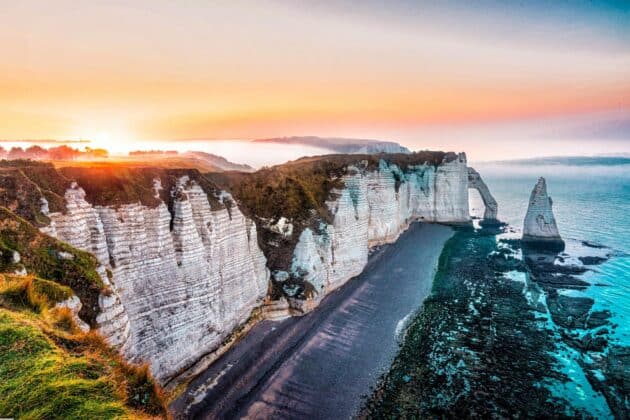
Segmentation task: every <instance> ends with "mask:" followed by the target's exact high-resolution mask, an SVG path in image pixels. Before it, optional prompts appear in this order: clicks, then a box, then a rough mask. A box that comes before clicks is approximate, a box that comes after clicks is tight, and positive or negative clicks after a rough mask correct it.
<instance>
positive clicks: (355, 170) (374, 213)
mask: <svg viewBox="0 0 630 420" xmlns="http://www.w3.org/2000/svg"><path fill="white" fill-rule="evenodd" d="M343 185H344V187H343V188H341V189H337V190H333V194H332V195H333V196H335V197H336V198H335V199H334V200H331V201H328V202H327V203H326V204H327V205H328V207H329V209H330V212H331V213H332V215H333V222H332V223H330V224H324V223H321V224H320V225H319V226H318V227H316V228H306V229H304V230H303V231H302V233H301V234H300V237H299V240H298V243H297V245H296V247H295V251H294V253H293V259H292V261H291V266H290V271H289V273H283V272H275V273H274V278H275V280H276V281H278V280H280V281H281V282H283V280H284V284H283V285H282V288H283V291H284V292H285V294H286V295H287V296H288V301H289V303H290V306H291V307H292V308H294V309H297V310H300V311H307V310H309V309H311V308H312V307H313V306H316V305H317V303H318V302H319V300H321V298H322V297H323V296H324V295H325V294H326V293H328V292H329V291H331V290H334V289H335V288H337V287H339V286H340V285H342V284H343V283H345V282H346V281H347V280H348V279H350V278H352V277H354V276H356V275H358V274H359V273H361V271H362V270H363V268H364V266H365V265H366V263H367V258H368V252H369V248H370V247H372V246H375V245H380V244H384V243H389V242H393V241H395V240H396V239H397V238H398V236H399V235H400V233H401V232H402V231H404V230H405V229H406V228H407V227H408V226H409V224H410V223H411V222H412V221H415V220H423V221H428V222H467V221H469V220H470V216H469V209H468V168H467V166H466V156H465V155H464V154H460V155H458V156H457V158H456V159H454V160H452V161H449V162H444V163H442V164H440V165H416V166H409V167H407V168H405V170H402V169H401V168H400V167H398V166H397V165H395V164H391V163H387V162H386V161H385V160H381V161H380V164H379V167H378V169H376V170H369V169H368V168H366V167H361V166H354V167H351V168H349V170H348V174H347V175H345V176H344V177H343ZM287 274H288V275H287ZM292 278H300V279H302V280H304V281H305V282H306V283H307V288H308V290H306V291H303V290H301V287H300V286H299V285H295V284H292V282H291V280H290V279H292ZM308 285H310V286H312V288H311V287H308Z"/></svg>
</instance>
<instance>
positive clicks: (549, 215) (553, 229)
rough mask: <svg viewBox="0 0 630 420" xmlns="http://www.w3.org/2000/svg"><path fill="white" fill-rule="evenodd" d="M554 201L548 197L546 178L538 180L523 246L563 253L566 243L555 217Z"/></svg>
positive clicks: (530, 203) (526, 224) (530, 202)
mask: <svg viewBox="0 0 630 420" xmlns="http://www.w3.org/2000/svg"><path fill="white" fill-rule="evenodd" d="M552 205H553V201H552V200H551V197H549V196H548V195H547V183H546V181H545V178H542V177H540V178H538V182H537V183H536V186H535V187H534V189H533V190H532V194H531V196H530V197H529V207H528V208H527V214H526V215H525V222H524V225H523V244H524V245H529V246H533V247H541V248H545V249H550V250H553V251H562V250H563V249H564V241H563V240H562V238H561V237H560V233H559V232H558V226H557V225H556V218H555V217H554V216H553V210H552Z"/></svg>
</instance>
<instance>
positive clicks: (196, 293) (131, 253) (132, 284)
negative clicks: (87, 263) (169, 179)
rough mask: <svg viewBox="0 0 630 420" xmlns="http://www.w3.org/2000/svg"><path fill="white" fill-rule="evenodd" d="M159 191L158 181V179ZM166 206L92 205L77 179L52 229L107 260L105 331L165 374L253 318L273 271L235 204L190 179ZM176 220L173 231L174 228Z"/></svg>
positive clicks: (101, 317) (125, 352)
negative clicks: (213, 198)
mask: <svg viewBox="0 0 630 420" xmlns="http://www.w3.org/2000/svg"><path fill="white" fill-rule="evenodd" d="M154 188H155V194H156V198H157V197H158V193H159V190H160V188H161V185H160V181H159V180H156V181H155V185H154ZM173 196H174V199H173V203H172V214H171V212H169V209H168V208H167V206H166V204H165V203H163V202H162V203H160V204H159V205H158V206H157V207H155V208H151V207H147V206H144V205H141V204H140V203H134V204H126V205H121V206H118V207H107V206H93V205H91V204H90V203H88V202H87V201H86V200H85V192H84V191H83V189H81V188H80V186H78V185H76V184H74V185H73V186H72V187H71V188H70V189H69V190H68V191H67V192H66V194H65V199H66V203H67V204H66V208H67V211H66V212H65V213H61V212H57V213H50V214H48V217H49V218H50V219H51V223H50V225H49V226H48V227H46V228H44V229H45V231H46V232H47V233H49V234H51V235H52V236H56V237H58V238H60V239H62V240H64V241H66V242H68V243H70V244H72V245H74V246H75V247H77V248H80V249H84V250H88V251H90V252H92V253H94V255H96V257H97V258H98V260H99V261H100V263H101V265H102V266H101V275H102V277H103V280H104V281H105V282H107V283H108V284H109V285H110V287H111V289H112V293H111V294H110V295H109V296H105V295H102V296H101V298H100V301H99V305H100V309H101V314H100V315H99V316H98V318H97V322H98V324H99V327H100V331H101V332H102V334H103V335H105V336H106V338H107V339H108V341H109V342H110V343H111V344H113V345H116V346H119V347H120V350H121V352H122V353H123V355H124V356H125V357H126V358H128V359H130V360H132V361H143V362H144V361H148V362H149V363H150V364H151V367H152V371H153V372H154V374H155V376H156V377H157V379H158V380H160V381H165V380H166V379H168V378H170V377H172V376H174V375H176V374H177V373H179V372H180V371H182V370H183V369H185V368H187V367H189V366H190V365H191V364H193V363H194V362H196V361H197V360H198V359H199V358H200V357H201V356H202V355H204V354H205V353H208V352H210V351H212V350H214V349H215V348H216V347H218V346H219V345H220V343H221V341H222V340H224V339H225V337H226V336H228V335H229V334H230V332H231V331H232V330H233V329H234V328H235V327H236V326H237V325H238V324H239V323H242V322H243V321H245V320H246V319H247V317H248V316H249V314H250V313H251V310H252V309H253V308H254V307H256V306H258V305H259V304H260V302H261V300H262V298H263V297H264V296H265V295H266V293H267V286H268V279H269V273H268V270H267V268H266V266H265V257H264V256H263V254H262V252H261V250H260V249H259V248H258V244H257V242H256V226H255V224H254V223H253V222H251V221H250V220H249V219H246V218H245V217H244V216H243V214H242V213H241V212H240V211H239V210H238V208H237V207H236V206H234V205H233V204H232V203H231V200H230V196H229V194H222V195H220V196H219V197H218V198H219V200H220V201H222V202H223V204H224V206H223V207H222V208H220V209H215V210H213V209H211V208H210V205H209V201H208V196H207V194H206V193H205V192H204V191H203V190H202V189H201V188H200V187H199V185H198V184H196V183H195V182H194V181H191V180H189V179H188V178H186V177H182V178H180V180H179V183H178V185H177V186H176V190H175V191H173ZM171 223H172V229H171Z"/></svg>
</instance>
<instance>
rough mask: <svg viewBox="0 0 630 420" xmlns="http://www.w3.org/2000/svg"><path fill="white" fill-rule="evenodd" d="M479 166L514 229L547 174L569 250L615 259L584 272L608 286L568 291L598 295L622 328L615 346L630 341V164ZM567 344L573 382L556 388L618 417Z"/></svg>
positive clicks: (614, 333) (598, 304)
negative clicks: (596, 250)
mask: <svg viewBox="0 0 630 420" xmlns="http://www.w3.org/2000/svg"><path fill="white" fill-rule="evenodd" d="M477 166H478V170H479V171H481V173H482V176H483V177H484V179H485V181H486V183H487V184H488V187H489V188H490V190H491V191H492V193H493V194H494V197H495V198H496V200H497V201H498V203H499V208H500V210H499V218H500V220H502V221H504V222H506V223H508V224H509V225H511V226H513V227H515V230H516V231H517V233H519V232H520V230H521V228H522V223H523V219H524V217H525V213H526V211H527V204H528V199H529V194H530V191H531V189H532V188H533V185H534V184H535V182H536V180H537V178H538V177H540V176H542V177H545V179H546V181H547V189H548V193H549V195H550V197H552V200H553V211H554V215H555V217H556V221H557V224H558V229H559V231H560V233H561V235H562V236H563V238H565V240H567V252H568V253H572V252H573V253H579V252H581V251H580V250H579V249H575V248H576V247H575V244H580V243H582V241H588V242H591V243H594V244H599V245H603V246H605V247H608V248H610V250H611V251H612V252H611V253H610V255H611V257H610V258H609V259H608V260H607V261H605V262H604V263H602V264H600V265H597V266H596V267H595V268H593V269H592V270H590V271H588V272H587V273H585V274H584V275H582V276H581V278H582V279H584V280H586V281H587V282H589V283H591V284H593V285H604V286H591V287H588V288H586V289H585V290H583V291H570V292H565V293H569V294H571V295H572V296H587V297H590V298H593V299H594V300H595V304H594V306H593V310H608V311H610V313H611V314H612V316H611V319H610V320H611V322H612V324H613V325H616V326H617V327H616V328H615V329H611V330H610V333H609V334H608V340H609V345H610V344H617V345H619V346H621V347H627V346H630V163H629V161H628V160H626V159H601V158H600V159H597V158H594V159H591V160H582V159H575V160H568V161H567V160H564V159H562V160H559V161H558V162H555V164H549V161H548V160H547V159H546V160H544V161H543V162H540V163H539V162H536V161H528V162H527V161H526V162H519V163H511V164H510V163H503V164H490V165H483V164H481V165H477ZM476 203H478V201H476ZM471 208H474V209H475V210H474V211H478V210H477V209H478V208H480V206H479V205H478V204H473V205H472V206H471ZM572 245H574V247H573V249H572ZM582 252H583V250H582ZM560 349H562V350H564V352H563V351H561V350H559V351H558V352H557V354H556V355H555V356H556V357H557V359H558V360H559V362H560V364H561V366H562V369H563V370H564V372H565V373H566V374H567V375H568V377H569V378H570V379H571V380H570V381H569V382H566V383H558V384H555V389H554V392H555V393H556V394H557V395H560V396H563V397H564V398H566V399H567V400H568V401H570V402H572V403H573V404H574V406H576V407H579V408H582V409H584V411H585V412H586V413H588V414H590V415H593V416H594V417H598V418H607V417H612V413H611V412H610V408H609V407H608V406H607V403H606V401H605V398H603V396H602V395H601V394H600V393H598V392H595V391H594V390H593V389H592V387H591V386H590V385H589V383H588V381H587V380H586V378H585V377H584V374H583V373H582V369H580V366H579V363H577V362H578V361H579V359H580V357H582V356H581V355H579V354H578V353H576V352H574V351H567V349H566V347H563V346H560ZM628 368H629V367H628V366H620V369H626V375H627V374H628V372H627V369H628ZM627 379H628V378H627V377H626V380H627ZM626 397H627V398H630V396H626ZM626 414H627V415H630V413H626Z"/></svg>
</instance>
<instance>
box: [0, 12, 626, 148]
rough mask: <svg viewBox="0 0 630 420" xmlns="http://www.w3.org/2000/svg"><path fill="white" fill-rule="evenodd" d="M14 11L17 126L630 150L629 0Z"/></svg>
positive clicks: (10, 52)
mask: <svg viewBox="0 0 630 420" xmlns="http://www.w3.org/2000/svg"><path fill="white" fill-rule="evenodd" d="M355 3H356V4H355ZM438 3H439V6H438V5H436V4H438ZM560 3H562V5H559V4H560ZM0 22H1V24H0V53H1V59H0V139H8V140H13V139H35V138H46V139H78V138H89V139H92V140H94V141H95V144H97V145H99V146H100V145H104V146H112V145H119V146H120V145H126V146H129V145H132V144H136V143H135V142H138V141H142V140H164V141H166V140H177V139H190V138H203V139H249V138H260V137H272V136H291V135H319V136H338V137H360V138H379V139H384V140H394V141H398V142H400V143H402V144H405V145H406V146H408V147H410V148H413V149H419V148H440V149H453V150H465V151H467V152H468V153H469V155H470V154H472V155H473V156H476V157H478V158H479V157H481V156H482V155H483V156H484V157H488V158H494V157H496V158H505V157H510V156H514V157H525V156H540V155H550V154H566V153H569V154H590V153H605V152H630V3H629V2H627V1H626V2H586V1H585V2H558V1H519V2H512V1H506V2H502V1H475V2H472V1H471V2H451V1H440V2H421V1H376V0H369V1H361V2H352V1H341V0H339V1H325V0H324V1H298V0H294V1H265V0H259V1H248V2H246V1H239V0H231V1H225V2H223V1H216V2H213V1H201V0H200V1H194V0H188V1H177V2H176V1H162V0H136V1H131V0H126V1H121V0H110V1H97V0H93V1H76V0H74V1H65V0H55V1H34V0H19V1H9V0H0ZM129 147H131V146H129ZM114 148H115V147H114Z"/></svg>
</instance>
